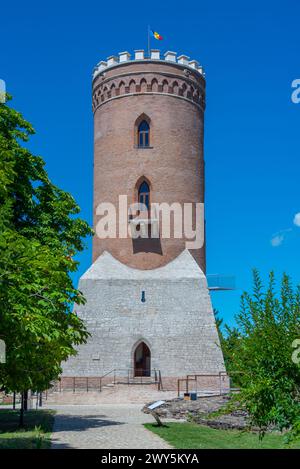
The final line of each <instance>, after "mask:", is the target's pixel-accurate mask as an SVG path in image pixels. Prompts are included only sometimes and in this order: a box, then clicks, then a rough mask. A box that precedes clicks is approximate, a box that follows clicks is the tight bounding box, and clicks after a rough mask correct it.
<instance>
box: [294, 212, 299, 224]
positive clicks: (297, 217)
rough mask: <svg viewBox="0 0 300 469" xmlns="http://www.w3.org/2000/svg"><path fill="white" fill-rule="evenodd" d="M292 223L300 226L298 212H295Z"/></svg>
mask: <svg viewBox="0 0 300 469" xmlns="http://www.w3.org/2000/svg"><path fill="white" fill-rule="evenodd" d="M294 225H296V226H300V212H298V213H296V215H295V216H294Z"/></svg>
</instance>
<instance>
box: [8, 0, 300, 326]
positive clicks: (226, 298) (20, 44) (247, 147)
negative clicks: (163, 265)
mask: <svg viewBox="0 0 300 469" xmlns="http://www.w3.org/2000/svg"><path fill="white" fill-rule="evenodd" d="M0 13H1V23H0V24H1V27H0V39H1V55H0V78H2V79H4V80H5V81H6V83H7V90H8V91H9V93H11V94H12V95H13V96H14V101H13V103H12V105H13V106H14V107H15V108H16V109H18V110H20V111H21V112H22V113H23V114H24V116H25V117H26V118H27V119H28V120H29V121H30V122H31V123H32V124H33V125H34V127H35V129H36V132H37V134H36V136H34V137H33V138H32V140H31V143H30V148H31V149H32V150H33V151H34V152H35V153H38V154H41V155H42V156H43V157H44V159H45V160H46V163H47V169H48V172H49V174H50V176H51V178H52V179H53V181H54V182H55V183H56V184H57V185H59V186H61V187H63V188H64V189H66V190H68V191H70V192H71V193H72V194H73V195H74V196H75V198H76V200H77V201H78V203H79V204H80V206H81V207H82V216H83V217H84V218H85V219H87V220H89V221H90V222H91V220H92V161H93V127H92V122H93V116H92V111H91V72H92V69H93V67H94V65H95V64H96V63H97V62H98V61H99V60H102V59H105V58H106V57H107V56H109V55H112V54H116V53H118V52H120V51H124V50H128V51H130V52H132V51H133V50H134V49H139V48H146V47H147V24H148V23H149V24H150V25H151V26H152V27H153V28H154V29H155V30H157V31H158V32H159V33H160V34H161V35H162V36H163V37H164V41H162V42H158V41H155V40H153V43H152V47H154V48H157V47H161V49H162V51H163V52H164V51H165V50H172V51H177V52H178V53H180V54H182V53H184V54H187V55H189V56H190V57H191V58H194V59H198V60H199V61H200V62H201V64H203V65H204V67H205V70H206V77H207V110H206V122H205V124H206V125H205V159H206V219H207V260H208V273H222V274H233V275H235V276H236V282H237V287H238V288H237V289H236V291H234V292H219V293H214V294H213V297H212V298H213V303H214V306H215V307H216V308H218V309H219V311H220V313H221V315H222V316H223V317H225V320H226V321H227V322H230V323H232V321H233V315H234V313H236V312H237V311H238V309H239V297H240V294H241V292H242V290H248V289H249V288H250V286H251V269H252V268H253V267H257V268H258V269H259V270H260V271H261V272H262V274H263V275H264V276H266V275H267V273H268V272H269V271H270V270H271V269H274V270H275V272H276V273H277V274H278V275H281V273H282V272H283V271H286V272H287V273H289V274H290V275H291V276H292V278H293V280H294V282H299V283H300V268H299V265H300V262H299V261H300V256H299V248H300V227H297V226H295V225H294V224H293V217H294V215H295V214H296V213H297V212H300V197H299V193H300V188H299V169H300V159H299V157H300V138H299V135H300V128H299V126H300V104H298V105H296V104H293V103H292V101H291V92H292V88H291V82H292V81H293V80H294V79H296V78H300V63H299V56H300V54H299V52H300V51H299V45H300V27H299V17H300V4H299V1H298V0H288V1H285V2H282V1H279V0H277V1H276V0H273V1H262V0H260V1H257V0H252V1H243V2H241V1H237V0H236V1H230V0H228V1H226V2H224V1H221V0H219V1H209V2H208V1H206V2H204V1H199V0H197V1H194V2H190V3H185V2H176V1H174V0H173V1H169V0H168V1H160V2H157V1H148V2H141V1H139V2H137V1H131V2H118V1H115V2H100V1H97V2H96V1H90V0H86V1H85V2H78V3H77V2H74V1H72V2H70V1H60V2H58V1H56V0H54V1H51V2H40V1H39V2H37V1H32V0H27V1H26V2H23V1H22V2H21V1H20V0H15V1H14V2H7V1H6V2H2V5H1V11H0ZM282 230H287V231H282ZM276 233H279V238H278V240H279V241H278V242H279V243H280V244H279V245H278V246H275V247H274V246H272V245H271V242H270V241H271V238H272V235H274V234H276ZM275 241H276V240H275ZM280 241H282V242H280ZM90 261H91V243H89V248H88V249H87V251H86V252H85V253H83V254H82V255H81V256H80V263H81V264H80V274H81V273H83V272H84V271H85V270H86V268H87V267H88V266H89V264H90ZM77 278H78V277H76V281H77Z"/></svg>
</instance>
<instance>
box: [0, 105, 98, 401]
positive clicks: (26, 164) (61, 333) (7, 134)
mask: <svg viewBox="0 0 300 469" xmlns="http://www.w3.org/2000/svg"><path fill="white" fill-rule="evenodd" d="M33 133H34V130H33V128H32V126H31V125H30V124H29V123H28V122H26V121H25V120H24V119H23V117H22V116H21V114H19V113H18V112H16V111H15V110H13V109H12V108H10V107H9V106H8V105H7V104H0V338H1V339H3V340H4V341H5V343H6V351H7V359H6V364H1V365H0V387H1V388H2V389H5V390H6V391H16V392H24V391H26V390H28V389H33V390H37V391H41V390H44V389H46V388H47V387H48V386H49V384H50V382H51V380H53V379H56V378H57V377H58V376H59V374H60V372H61V362H62V361H63V360H66V359H67V358H68V357H69V356H70V355H72V354H75V353H76V351H75V346H76V345H78V344H81V343H84V342H85V341H86V339H87V336H88V334H87V331H86V329H85V326H84V324H83V322H82V321H81V320H80V318H78V317H77V315H76V314H75V313H74V312H73V311H72V308H73V303H74V302H75V303H77V304H81V303H83V302H84V298H83V296H82V294H81V293H80V291H78V290H76V289H75V288H74V286H73V284H72V280H71V277H70V274H71V273H72V272H75V271H76V270H77V267H78V263H77V262H75V261H74V259H73V257H74V256H75V255H76V253H77V252H79V251H82V250H83V248H84V244H83V238H84V237H86V236H87V235H90V234H91V233H92V231H91V229H90V227H89V226H88V224H87V223H86V222H85V221H83V220H81V219H80V218H78V217H77V216H76V215H77V214H78V213H79V211H80V209H79V207H78V205H77V204H76V202H75V201H74V199H73V197H72V196H71V195H70V194H69V193H67V192H65V191H63V190H61V189H59V188H58V187H56V186H55V185H54V184H53V183H52V182H51V181H50V179H49V177H48V175H47V172H46V170H45V163H44V161H43V160H42V158H41V157H39V156H34V155H32V154H31V152H30V151H29V150H28V149H27V148H25V147H24V146H22V142H26V141H27V140H28V139H29V137H30V135H32V134H33Z"/></svg>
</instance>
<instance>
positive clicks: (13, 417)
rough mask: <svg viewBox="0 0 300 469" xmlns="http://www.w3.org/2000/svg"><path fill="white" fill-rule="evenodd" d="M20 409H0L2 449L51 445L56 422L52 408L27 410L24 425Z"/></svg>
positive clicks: (40, 447)
mask: <svg viewBox="0 0 300 469" xmlns="http://www.w3.org/2000/svg"><path fill="white" fill-rule="evenodd" d="M19 417H20V412H19V411H18V410H10V409H0V449H24V448H25V449H44V448H49V447H50V434H51V431H52V427H53V422H54V412H53V411H51V410H38V411H34V410H31V411H27V412H25V414H24V426H23V427H22V428H20V425H19Z"/></svg>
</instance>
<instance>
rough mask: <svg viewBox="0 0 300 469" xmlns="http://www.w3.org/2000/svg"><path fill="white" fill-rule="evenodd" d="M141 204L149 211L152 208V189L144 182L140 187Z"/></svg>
mask: <svg viewBox="0 0 300 469" xmlns="http://www.w3.org/2000/svg"><path fill="white" fill-rule="evenodd" d="M138 195H139V203H140V204H144V205H146V207H147V209H148V210H149V207H150V187H149V184H148V183H147V182H146V181H143V182H142V183H141V185H140V187H139V194H138Z"/></svg>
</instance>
